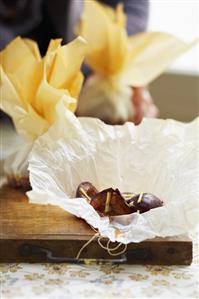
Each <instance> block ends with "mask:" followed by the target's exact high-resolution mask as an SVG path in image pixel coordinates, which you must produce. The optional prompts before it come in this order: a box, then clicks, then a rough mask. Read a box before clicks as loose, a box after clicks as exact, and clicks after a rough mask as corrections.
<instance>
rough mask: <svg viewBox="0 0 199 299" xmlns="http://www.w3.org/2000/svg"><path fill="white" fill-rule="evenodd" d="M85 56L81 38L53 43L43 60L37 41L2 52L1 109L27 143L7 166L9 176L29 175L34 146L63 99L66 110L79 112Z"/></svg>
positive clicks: (24, 41)
mask: <svg viewBox="0 0 199 299" xmlns="http://www.w3.org/2000/svg"><path fill="white" fill-rule="evenodd" d="M85 52H86V42H85V41H84V39H82V38H81V37H78V38H77V39H75V40H74V41H72V42H71V43H69V44H67V45H65V46H61V39H56V40H51V42H50V43H49V47H48V50H47V53H46V55H45V56H44V57H43V58H42V57H41V55H40V53H39V49H38V46H37V44H36V43H35V42H34V41H32V40H29V39H22V38H20V37H17V38H15V39H14V40H13V41H12V42H11V43H10V44H9V45H8V46H7V47H6V48H5V49H4V50H3V51H1V53H0V62H1V65H0V75H1V76H0V94H1V103H0V104H1V109H2V110H3V111H4V112H6V113H7V114H8V115H9V116H10V117H11V118H12V120H13V122H14V124H15V127H16V130H17V132H18V133H19V134H20V135H21V136H23V137H24V140H25V141H24V142H25V144H24V145H23V144H22V147H23V148H22V151H21V153H16V155H12V157H11V158H9V161H8V163H6V168H5V170H6V173H7V174H8V176H10V175H13V176H15V175H16V176H20V175H22V176H23V175H24V173H26V174H27V155H28V153H29V149H30V148H31V143H33V141H34V140H35V139H36V138H37V137H38V136H40V135H42V134H43V133H44V132H45V131H46V130H47V129H48V128H49V126H50V125H51V124H52V123H53V121H54V119H55V117H56V109H55V107H56V104H57V103H58V101H59V100H60V99H62V100H63V103H64V107H63V109H66V108H67V109H69V110H71V111H74V110H75V109H76V102H77V100H76V98H77V96H78V94H79V92H80V88H81V84H82V81H83V75H82V73H81V72H80V67H81V63H82V61H83V58H84V56H85Z"/></svg>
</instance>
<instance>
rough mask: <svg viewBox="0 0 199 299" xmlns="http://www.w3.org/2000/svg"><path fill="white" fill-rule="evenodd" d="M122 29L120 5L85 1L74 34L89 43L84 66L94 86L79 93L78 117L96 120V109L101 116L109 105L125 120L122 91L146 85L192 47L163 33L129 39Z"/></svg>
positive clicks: (123, 20)
mask: <svg viewBox="0 0 199 299" xmlns="http://www.w3.org/2000/svg"><path fill="white" fill-rule="evenodd" d="M125 26H126V17H125V14H124V12H123V8H122V5H121V4H120V5H118V6H117V8H116V9H115V10H113V9H111V8H110V7H108V6H106V5H102V4H100V3H99V2H96V1H94V0H85V1H84V11H83V14H82V18H81V20H80V22H79V24H78V25H77V27H76V32H77V33H78V34H80V35H81V36H83V37H84V38H85V39H86V40H87V42H88V45H89V49H88V53H87V56H86V62H87V64H88V66H89V67H90V68H91V69H92V70H93V71H94V73H95V75H96V77H97V78H96V79H95V80H93V82H96V85H95V86H93V84H91V82H89V84H87V85H85V88H84V89H83V91H82V95H81V96H80V100H79V103H78V105H79V107H78V113H79V114H80V115H83V114H84V115H93V116H95V115H96V113H97V114H99V109H100V108H99V107H103V111H101V114H103V113H104V112H105V110H106V108H105V106H104V105H107V103H108V105H109V104H110V103H111V105H112V106H115V107H114V108H112V115H113V116H114V115H115V114H120V115H122V117H123V118H124V117H127V118H128V116H129V115H128V112H127V111H126V112H125V113H122V112H120V109H122V110H127V109H125V108H124V107H123V108H121V107H122V106H123V105H122V100H121V95H123V94H124V96H125V93H123V88H124V87H125V86H126V87H127V86H133V87H137V86H144V85H147V84H149V83H150V82H151V81H152V80H154V79H155V78H156V77H157V76H159V75H160V74H161V73H162V72H163V71H164V70H165V69H166V68H167V67H168V65H169V64H170V63H171V62H172V61H173V60H174V59H175V58H177V57H178V56H180V55H181V54H182V53H184V52H185V51H187V50H188V49H189V48H191V47H192V46H193V44H194V43H195V42H193V43H185V42H183V41H181V40H179V39H177V38H176V37H174V36H173V35H171V34H167V33H162V32H146V33H139V34H136V35H134V36H130V37H129V36H128V35H127V32H126V27H125ZM104 81H105V83H104ZM105 85H107V89H106V88H104V86H105ZM113 89H115V91H116V89H117V90H118V89H119V94H120V96H118V97H117V96H116V92H113ZM94 91H95V94H94ZM113 94H114V98H113ZM91 95H92V97H93V98H92V100H91V99H90V96H91ZM124 96H123V98H124ZM95 98H97V99H98V101H96V106H95V105H94V103H91V101H95ZM99 99H100V101H101V102H100V103H99ZM129 101H130V98H129V99H128V102H129ZM126 102H127V101H126ZM113 103H114V104H113ZM91 106H92V109H91ZM101 110H102V109H101ZM118 110H119V111H118ZM132 113H133V111H131V114H132ZM112 115H110V117H112ZM125 115H126V116H125ZM124 120H125V119H124ZM126 120H127V119H126Z"/></svg>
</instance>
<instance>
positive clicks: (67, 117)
mask: <svg viewBox="0 0 199 299" xmlns="http://www.w3.org/2000/svg"><path fill="white" fill-rule="evenodd" d="M62 107H63V103H59V105H58V111H59V119H58V120H57V121H56V123H55V124H54V125H53V126H52V127H51V128H50V130H49V131H48V132H47V133H46V134H44V135H43V136H42V137H40V138H39V139H38V140H37V141H36V143H35V145H34V148H33V150H32V153H31V156H30V160H29V163H30V164H29V171H30V181H31V185H32V189H33V190H32V191H30V192H29V193H28V197H29V199H30V202H32V203H34V202H35V203H41V204H52V205H57V206H59V207H61V208H63V209H64V210H66V211H68V212H70V213H72V214H74V215H76V216H77V217H81V218H83V219H85V220H86V221H87V222H88V223H89V224H90V225H92V226H93V227H94V228H96V229H98V230H99V232H100V234H101V235H103V236H106V237H108V238H110V240H111V241H119V242H123V243H129V242H140V241H142V240H145V239H148V238H153V237H155V236H162V237H165V236H174V235H179V234H184V233H189V232H190V230H191V229H192V228H193V227H194V226H195V225H196V223H197V213H198V198H199V192H198V179H197V171H198V167H199V165H198V164H197V163H196V161H198V159H197V155H198V153H197V146H198V144H197V142H198V141H197V140H198V126H199V119H196V120H195V121H194V122H192V123H189V124H184V123H180V122H177V121H173V120H152V119H145V120H144V121H143V122H142V124H141V125H139V126H134V125H133V124H132V123H126V124H125V125H123V126H109V125H105V124H104V123H102V122H101V121H99V120H97V119H92V118H79V119H78V118H75V117H74V115H73V114H72V113H70V112H69V111H65V112H64V113H62V110H63V109H62ZM63 127H67V128H68V132H67V133H65V131H63V130H62V128H63ZM83 181H90V182H91V183H93V184H94V185H95V186H96V187H97V188H98V189H99V190H102V189H104V188H108V187H113V188H119V189H120V190H121V191H123V192H124V191H126V192H128V191H133V192H149V193H153V194H154V195H156V196H158V197H160V198H162V199H163V200H164V202H165V205H164V206H163V207H161V208H157V209H154V210H151V211H149V212H147V213H144V214H141V215H140V214H137V213H135V214H131V215H128V216H122V217H113V218H111V220H109V219H108V218H107V217H102V218H101V217H100V216H99V215H98V214H97V212H96V211H95V210H94V209H93V208H92V206H90V205H89V204H88V203H87V202H86V201H85V200H84V199H77V198H74V197H75V192H76V188H77V186H78V185H79V184H80V183H81V182H83ZM118 230H119V232H120V233H119V234H118Z"/></svg>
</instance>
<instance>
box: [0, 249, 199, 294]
mask: <svg viewBox="0 0 199 299" xmlns="http://www.w3.org/2000/svg"><path fill="white" fill-rule="evenodd" d="M197 250H198V246H196V245H195V246H194V260H193V263H192V265H191V266H150V265H146V266H139V265H131V266H130V265H111V264H101V265H73V264H0V269H1V295H2V297H1V298H2V299H7V298H13V299H17V298H20V299H31V298H42V299H48V298H49V299H51V298H52V299H62V298H71V299H72V298H75V299H78V298H199V292H198V274H199V272H198V268H197V265H198V254H197V252H198V251H197Z"/></svg>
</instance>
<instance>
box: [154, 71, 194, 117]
mask: <svg viewBox="0 0 199 299" xmlns="http://www.w3.org/2000/svg"><path fill="white" fill-rule="evenodd" d="M150 90H151V93H152V96H153V98H154V101H155V103H156V105H157V106H158V108H159V109H160V117H161V118H174V119H177V120H180V121H191V120H193V119H194V118H195V117H196V116H198V115H199V76H194V75H181V74H172V73H166V74H164V75H162V76H160V77H159V78H158V79H156V80H155V81H154V82H153V83H152V84H151V85H150Z"/></svg>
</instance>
